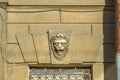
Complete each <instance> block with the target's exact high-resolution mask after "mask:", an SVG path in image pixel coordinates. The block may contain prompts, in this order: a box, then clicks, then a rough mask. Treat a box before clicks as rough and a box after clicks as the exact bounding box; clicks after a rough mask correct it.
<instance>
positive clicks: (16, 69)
mask: <svg viewBox="0 0 120 80" xmlns="http://www.w3.org/2000/svg"><path fill="white" fill-rule="evenodd" d="M6 72H7V75H6V79H7V80H18V79H19V80H29V66H28V65H23V64H9V65H7V69H6Z"/></svg>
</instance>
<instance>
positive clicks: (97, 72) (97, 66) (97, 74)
mask: <svg viewBox="0 0 120 80" xmlns="http://www.w3.org/2000/svg"><path fill="white" fill-rule="evenodd" d="M92 70H93V72H92V73H93V80H105V79H104V64H103V63H94V64H93V66H92Z"/></svg>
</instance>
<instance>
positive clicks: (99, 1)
mask: <svg viewBox="0 0 120 80" xmlns="http://www.w3.org/2000/svg"><path fill="white" fill-rule="evenodd" d="M8 3H9V5H105V4H106V5H113V3H114V2H113V0H106V1H105V0H90V1H89V0H74V1H72V0H71V1H70V0H60V1H56V0H51V1H49V0H36V1H34V0H31V1H29V0H20V1H18V0H8Z"/></svg>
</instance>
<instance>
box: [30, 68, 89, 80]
mask: <svg viewBox="0 0 120 80" xmlns="http://www.w3.org/2000/svg"><path fill="white" fill-rule="evenodd" d="M30 80H91V69H90V68H80V67H67V68H64V67H63V68H54V67H52V68H51V67H47V68H31V69H30Z"/></svg>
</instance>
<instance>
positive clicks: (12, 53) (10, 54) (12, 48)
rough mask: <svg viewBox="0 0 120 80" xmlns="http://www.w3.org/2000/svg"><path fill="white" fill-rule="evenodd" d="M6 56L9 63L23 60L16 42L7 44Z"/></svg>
mask: <svg viewBox="0 0 120 80" xmlns="http://www.w3.org/2000/svg"><path fill="white" fill-rule="evenodd" d="M6 57H7V61H8V62H10V63H14V62H16V63H20V62H24V58H23V56H22V53H21V51H20V47H19V46H18V44H7V46H6Z"/></svg>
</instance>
